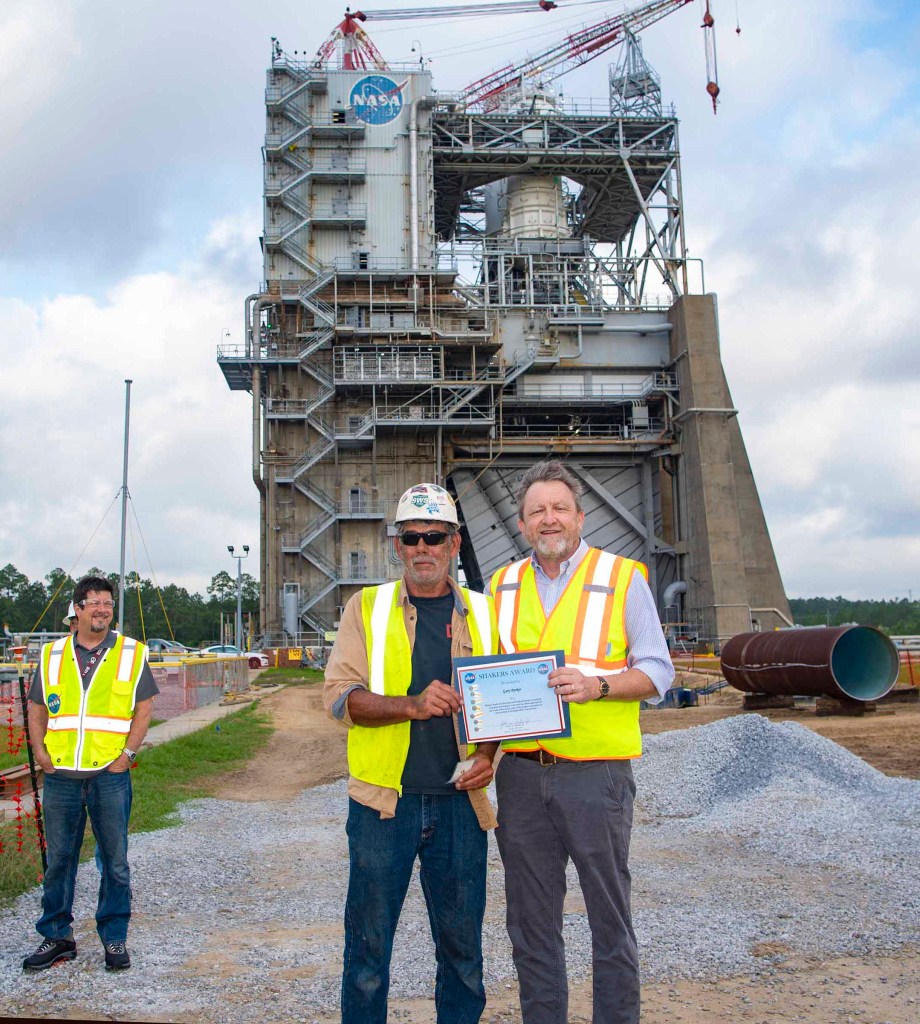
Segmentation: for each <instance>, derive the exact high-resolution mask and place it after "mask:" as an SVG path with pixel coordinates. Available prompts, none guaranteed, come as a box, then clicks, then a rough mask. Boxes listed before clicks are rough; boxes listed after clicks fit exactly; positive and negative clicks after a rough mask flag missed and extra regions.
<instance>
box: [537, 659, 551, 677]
mask: <svg viewBox="0 0 920 1024" xmlns="http://www.w3.org/2000/svg"><path fill="white" fill-rule="evenodd" d="M537 671H538V672H539V673H540V675H541V676H545V675H546V673H547V672H549V665H547V664H546V662H544V663H543V664H542V665H537Z"/></svg>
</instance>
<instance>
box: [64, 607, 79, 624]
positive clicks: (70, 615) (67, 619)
mask: <svg viewBox="0 0 920 1024" xmlns="http://www.w3.org/2000/svg"><path fill="white" fill-rule="evenodd" d="M76 617H77V611H76V609H75V608H74V606H73V601H71V602H70V604H69V605H67V614H66V615H65V616H64V618H63V619H61V622H63V623H64V625H65V626H69V625H70V620H71V619H75V618H76Z"/></svg>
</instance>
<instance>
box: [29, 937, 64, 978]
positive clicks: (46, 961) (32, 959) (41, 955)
mask: <svg viewBox="0 0 920 1024" xmlns="http://www.w3.org/2000/svg"><path fill="white" fill-rule="evenodd" d="M76 955H77V944H76V942H74V940H73V935H71V936H70V938H69V939H45V940H44V941H43V942H42V944H41V945H40V946H39V947H38V949H36V950H35V952H34V953H33V954H32V955H31V956H27V957H26V958H25V960H23V961H22V969H23V970H24V971H43V970H44V969H45V968H46V967H53V966H54V965H55V964H56V963H57V962H58V961H59V960H60V961H64V960H73V959H74V958H75V957H76Z"/></svg>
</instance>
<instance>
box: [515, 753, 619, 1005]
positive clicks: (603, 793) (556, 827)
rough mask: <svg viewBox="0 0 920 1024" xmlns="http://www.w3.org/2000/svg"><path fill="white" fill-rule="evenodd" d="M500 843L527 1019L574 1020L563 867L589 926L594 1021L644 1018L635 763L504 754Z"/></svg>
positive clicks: (517, 966)
mask: <svg viewBox="0 0 920 1024" xmlns="http://www.w3.org/2000/svg"><path fill="white" fill-rule="evenodd" d="M496 789H497V793H498V826H499V827H498V830H497V832H496V833H495V835H496V839H497V840H498V849H499V852H500V853H501V857H502V862H503V864H504V867H505V893H506V899H507V924H508V936H509V938H510V939H511V945H512V951H513V956H514V965H515V967H516V968H517V973H518V982H519V984H520V989H521V1015H522V1018H523V1021H524V1024H566V1022H567V1020H568V998H569V989H568V981H567V978H566V971H565V946H564V944H563V940H562V913H563V904H564V902H565V891H566V883H565V869H566V865H567V864H568V862H569V858H571V859H572V861H573V862H574V864H575V867H576V869H577V871H578V879H579V882H580V883H581V889H582V892H583V894H584V899H585V906H586V908H587V911H588V923H589V925H590V927H591V943H592V953H593V967H594V1018H593V1019H594V1024H638V1021H639V956H638V950H637V947H636V936H635V933H634V932H633V926H632V917H631V914H630V875H629V866H628V861H629V839H630V833H631V831H632V815H633V797H634V796H635V784H634V782H633V773H632V766H631V764H630V762H629V761H627V760H623V761H580V762H577V761H576V762H571V763H569V764H554V765H541V764H538V763H537V762H535V761H529V760H526V759H524V758H518V757H514V756H508V755H505V756H504V757H503V758H502V760H501V763H500V764H499V766H498V772H497V778H496Z"/></svg>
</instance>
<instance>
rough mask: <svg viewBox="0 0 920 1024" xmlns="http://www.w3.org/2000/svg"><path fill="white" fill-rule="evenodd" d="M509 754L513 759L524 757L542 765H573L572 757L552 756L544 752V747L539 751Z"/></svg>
mask: <svg viewBox="0 0 920 1024" xmlns="http://www.w3.org/2000/svg"><path fill="white" fill-rule="evenodd" d="M508 753H509V754H510V755H511V756H512V757H524V758H526V759H527V760H528V761H536V762H537V764H542V765H547V764H572V763H573V762H572V759H571V758H570V757H556V755H555V754H551V753H550V752H549V751H548V750H544V749H543V748H542V747H541V748H540V749H539V750H509V751H508ZM506 756H507V755H506Z"/></svg>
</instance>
